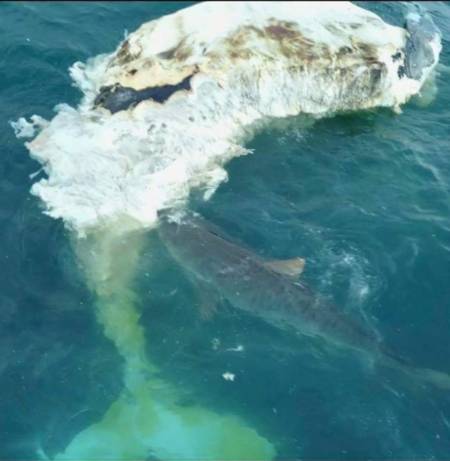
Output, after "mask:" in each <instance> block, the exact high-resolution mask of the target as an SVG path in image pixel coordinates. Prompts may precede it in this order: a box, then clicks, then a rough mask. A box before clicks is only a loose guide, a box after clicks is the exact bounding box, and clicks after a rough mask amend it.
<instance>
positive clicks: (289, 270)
mask: <svg viewBox="0 0 450 461" xmlns="http://www.w3.org/2000/svg"><path fill="white" fill-rule="evenodd" d="M305 263H306V261H305V260H304V259H303V258H292V259H283V260H274V261H265V262H264V263H263V264H264V266H265V267H267V268H268V269H271V270H273V271H274V272H277V273H278V274H282V275H287V276H289V277H298V276H299V275H300V274H301V273H302V272H303V269H304V268H305Z"/></svg>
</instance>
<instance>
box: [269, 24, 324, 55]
mask: <svg viewBox="0 0 450 461" xmlns="http://www.w3.org/2000/svg"><path fill="white" fill-rule="evenodd" d="M269 21H270V25H268V26H266V27H264V30H263V31H264V34H265V36H266V37H267V38H269V39H270V40H273V41H275V42H277V43H278V46H279V49H280V53H281V54H282V55H283V56H285V57H287V58H295V59H296V60H298V61H299V62H303V63H308V62H311V61H312V60H314V59H318V58H322V59H326V58H327V55H329V49H328V47H327V46H326V45H323V44H320V43H316V42H314V41H313V40H310V39H309V38H306V37H305V36H304V35H303V34H302V33H301V32H300V30H299V29H298V26H297V24H296V23H295V22H290V21H277V20H275V19H273V18H272V19H270V20H269Z"/></svg>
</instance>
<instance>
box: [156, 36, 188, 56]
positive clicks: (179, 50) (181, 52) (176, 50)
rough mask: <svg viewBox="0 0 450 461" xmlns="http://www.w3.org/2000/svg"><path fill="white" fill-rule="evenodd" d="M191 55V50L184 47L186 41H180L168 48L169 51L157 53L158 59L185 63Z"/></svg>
mask: <svg viewBox="0 0 450 461" xmlns="http://www.w3.org/2000/svg"><path fill="white" fill-rule="evenodd" d="M191 55H192V49H191V48H190V47H189V46H187V45H186V39H183V40H181V42H180V43H178V45H176V46H174V47H173V48H170V49H169V50H166V51H163V52H161V53H158V55H157V56H158V58H160V59H167V60H169V59H175V60H176V61H185V60H186V59H187V58H188V57H189V56H191Z"/></svg>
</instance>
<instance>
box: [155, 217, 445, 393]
mask: <svg viewBox="0 0 450 461" xmlns="http://www.w3.org/2000/svg"><path fill="white" fill-rule="evenodd" d="M170 216H171V215H170V214H169V213H167V212H163V213H160V219H159V221H160V224H159V226H158V232H159V236H160V238H161V240H162V241H163V242H164V244H165V245H166V247H167V249H168V250H169V252H170V253H171V255H172V256H173V257H174V259H175V260H176V261H177V262H178V263H179V264H180V265H181V266H182V267H184V268H185V270H187V271H188V272H189V273H190V274H191V275H193V276H194V277H195V279H196V280H197V281H198V282H199V285H200V288H201V289H204V290H211V289H212V290H215V291H217V292H218V293H219V294H220V295H221V296H222V297H223V298H226V299H228V300H229V301H230V303H231V304H232V305H233V306H234V307H236V308H238V309H241V310H244V311H246V312H248V313H250V314H253V315H255V316H258V317H259V318H261V319H263V320H264V321H266V322H267V323H269V324H271V325H273V326H275V327H277V328H280V329H283V330H285V331H287V332H296V333H300V334H303V335H306V336H311V337H315V338H320V339H322V340H323V341H325V343H327V344H329V345H332V346H338V347H340V348H347V349H352V350H356V351H358V352H359V353H362V354H363V356H365V357H366V358H369V360H370V362H371V363H377V364H379V365H381V366H384V367H387V368H391V369H395V370H398V371H400V372H401V373H403V374H404V375H405V376H406V377H407V378H408V379H409V382H410V383H422V384H423V383H431V384H433V385H434V386H436V387H438V388H440V389H444V390H446V391H447V390H450V376H449V375H448V374H446V373H444V372H440V371H436V370H432V369H427V368H418V367H416V366H415V365H414V364H412V363H411V362H410V361H409V360H405V359H404V358H402V357H401V355H398V354H396V353H394V352H392V351H391V350H390V349H389V348H388V347H387V346H386V345H385V344H384V343H383V341H382V340H381V338H380V336H379V335H378V334H376V332H375V331H374V330H372V329H371V328H369V327H368V325H367V324H365V323H364V322H362V321H360V320H359V319H358V318H356V317H355V316H352V315H350V314H348V313H346V312H344V311H343V310H340V309H339V308H338V307H337V306H336V305H335V304H333V303H332V302H330V301H328V300H327V299H325V298H324V297H323V296H321V295H320V294H318V293H315V292H314V291H313V290H312V289H311V288H310V287H308V286H307V285H306V284H305V283H303V282H302V281H299V280H298V278H297V277H296V276H298V275H299V274H300V273H301V271H302V268H303V264H304V261H303V260H301V259H300V258H294V259H292V260H288V261H284V262H283V261H267V260H265V259H263V258H261V257H259V256H258V255H256V254H255V253H254V252H252V251H250V250H248V249H246V248H243V247H242V246H240V245H237V244H236V243H234V242H232V241H231V239H230V238H229V237H227V236H225V235H224V233H223V232H222V231H221V230H220V229H218V228H217V227H216V226H214V225H213V224H211V223H209V222H208V221H206V220H205V219H204V218H202V217H200V216H199V215H194V214H185V215H184V216H182V217H181V218H176V219H174V218H172V217H170Z"/></svg>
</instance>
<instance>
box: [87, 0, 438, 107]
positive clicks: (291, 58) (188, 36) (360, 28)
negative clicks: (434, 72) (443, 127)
mask: <svg viewBox="0 0 450 461" xmlns="http://www.w3.org/2000/svg"><path fill="white" fill-rule="evenodd" d="M231 8H232V9H233V10H231ZM406 26H407V28H406V29H402V28H398V27H394V26H390V25H388V24H386V23H384V22H383V21H382V20H381V19H380V18H378V17H377V16H376V15H375V14H373V13H370V12H368V11H365V10H363V9H361V8H358V7H356V6H354V5H352V4H349V3H347V2H331V3H330V2H320V3H318V2H313V3H311V2H289V5H287V4H286V2H234V3H233V5H231V6H230V5H229V4H226V3H222V2H217V3H215V2H214V3H210V2H206V3H202V4H200V5H196V6H194V7H191V8H188V9H185V10H182V11H180V12H178V13H175V14H173V15H170V16H167V17H165V18H162V19H159V20H157V21H151V22H149V23H147V24H144V25H143V26H141V27H140V28H139V29H138V30H137V31H136V32H134V33H133V34H132V35H130V36H129V37H128V38H127V39H126V40H125V41H124V42H123V43H122V45H121V47H120V48H119V49H118V50H117V52H116V54H115V56H114V57H113V58H112V60H111V62H110V64H109V66H108V69H107V71H106V73H105V83H106V85H104V86H103V88H102V90H101V98H98V99H97V101H96V104H99V105H102V106H103V107H105V108H107V109H109V110H111V111H112V112H115V111H117V110H123V109H126V108H127V107H129V106H130V105H134V104H137V103H138V102H140V101H142V100H146V99H153V100H155V101H157V102H163V101H164V99H167V98H169V97H170V96H171V94H173V93H176V92H177V91H179V90H180V88H179V85H180V83H181V82H185V85H184V87H183V89H185V90H188V89H190V85H189V86H187V82H189V83H190V78H192V77H194V76H195V75H197V74H200V75H203V76H204V77H205V76H207V77H208V78H211V79H212V80H214V81H215V82H217V83H219V84H220V86H221V88H223V89H224V91H226V88H227V87H230V86H232V85H234V84H235V83H237V82H239V80H240V84H241V85H242V84H245V78H248V79H251V80H254V81H253V82H251V81H248V82H247V83H251V85H250V86H249V85H247V87H248V88H247V90H248V91H249V92H251V93H252V96H253V103H254V104H255V106H256V107H257V108H258V109H259V110H262V111H263V113H264V112H266V114H267V115H274V113H273V112H274V108H273V107H272V108H271V107H270V106H269V107H268V108H266V109H265V110H264V106H263V105H261V104H258V99H260V100H262V101H263V100H264V91H265V85H266V83H265V82H264V80H265V79H268V78H270V76H271V74H272V73H273V79H274V80H275V81H276V85H278V86H280V89H279V93H280V95H281V94H283V93H286V92H288V93H290V94H291V95H292V99H293V100H295V95H296V94H297V95H298V96H300V95H301V96H300V98H298V100H297V101H296V103H295V102H293V104H292V106H293V107H292V111H293V113H298V112H306V113H320V112H322V111H337V110H353V109H363V108H368V107H374V106H378V105H387V106H394V107H398V106H399V105H400V104H402V103H404V102H405V101H406V100H407V98H408V97H410V96H411V95H412V94H414V93H415V92H417V90H418V88H419V87H420V85H421V83H422V82H423V80H424V77H426V75H427V74H428V71H429V70H430V69H431V68H432V67H433V65H434V64H435V62H436V60H437V57H438V54H439V50H440V41H439V33H438V31H437V29H436V28H435V27H434V24H433V23H432V21H431V19H430V18H428V17H425V16H420V15H418V14H416V15H410V17H408V19H407V21H406ZM280 74H283V75H285V77H284V78H277V77H279V75H280ZM283 86H285V88H283ZM289 86H291V88H289ZM294 86H296V87H298V88H297V90H295V89H294V88H292V87H294ZM161 88H164V91H163V93H164V94H163V95H161ZM171 88H172V91H170V89H171ZM152 89H153V92H154V94H153V96H150V95H149V92H150V91H151V90H152ZM298 96H297V97H298ZM300 99H301V100H300ZM117 101H119V103H118V102H117ZM127 104H128V105H127ZM294 107H295V108H294ZM275 112H276V109H275Z"/></svg>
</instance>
